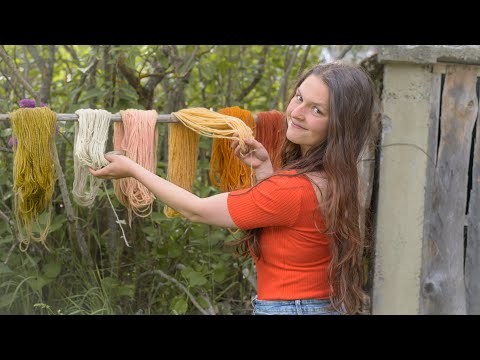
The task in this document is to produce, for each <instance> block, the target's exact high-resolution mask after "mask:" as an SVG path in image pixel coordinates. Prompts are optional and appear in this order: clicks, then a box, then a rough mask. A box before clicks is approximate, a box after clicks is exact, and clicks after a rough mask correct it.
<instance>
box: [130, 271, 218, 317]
mask: <svg viewBox="0 0 480 360" xmlns="http://www.w3.org/2000/svg"><path fill="white" fill-rule="evenodd" d="M147 275H160V276H161V277H163V278H164V279H167V280H168V281H171V282H172V283H174V284H175V285H177V286H178V287H179V288H180V289H182V290H183V292H184V293H185V294H187V296H188V298H189V299H190V301H191V302H192V304H193V305H194V306H195V307H196V308H197V309H198V310H200V312H201V313H202V314H203V315H215V312H213V308H212V306H211V304H209V305H210V308H212V309H208V310H205V309H204V308H202V307H201V306H200V304H199V303H198V302H197V300H196V299H195V297H194V296H193V295H192V294H191V293H190V291H188V289H187V288H186V287H185V286H184V285H183V284H181V283H180V282H179V281H178V280H177V279H175V278H174V277H171V276H169V275H167V274H165V273H164V272H163V271H162V270H150V271H146V272H144V273H142V274H140V275H139V276H138V279H137V281H138V280H140V279H141V278H142V277H144V276H147ZM207 302H208V301H207Z"/></svg>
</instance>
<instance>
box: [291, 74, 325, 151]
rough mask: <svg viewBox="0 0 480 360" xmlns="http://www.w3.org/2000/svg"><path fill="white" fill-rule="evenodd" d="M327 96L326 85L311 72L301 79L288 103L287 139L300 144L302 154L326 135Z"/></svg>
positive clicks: (321, 140) (320, 141)
mask: <svg viewBox="0 0 480 360" xmlns="http://www.w3.org/2000/svg"><path fill="white" fill-rule="evenodd" d="M328 97H329V91H328V87H327V85H325V83H324V82H323V81H322V80H321V79H320V78H319V77H318V76H316V75H313V74H312V75H310V76H309V77H307V78H306V79H305V80H304V81H303V83H302V84H301V85H300V86H299V88H298V89H297V91H296V93H295V96H294V97H293V98H292V100H291V101H290V103H289V104H288V107H287V122H288V125H287V126H288V127H287V139H288V140H290V141H291V142H293V143H294V144H298V145H300V147H301V149H302V154H305V152H306V151H307V150H308V149H310V148H311V147H313V146H316V145H319V144H320V143H322V142H323V141H324V140H325V139H326V137H327V127H328V110H329V109H328Z"/></svg>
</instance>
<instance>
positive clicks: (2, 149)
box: [0, 146, 13, 153]
mask: <svg viewBox="0 0 480 360" xmlns="http://www.w3.org/2000/svg"><path fill="white" fill-rule="evenodd" d="M0 151H3V152H9V153H13V150H12V149H9V148H6V147H3V146H0Z"/></svg>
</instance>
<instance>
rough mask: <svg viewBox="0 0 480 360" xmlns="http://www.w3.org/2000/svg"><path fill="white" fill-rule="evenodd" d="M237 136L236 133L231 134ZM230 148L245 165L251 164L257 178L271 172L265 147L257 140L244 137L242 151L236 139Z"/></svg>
mask: <svg viewBox="0 0 480 360" xmlns="http://www.w3.org/2000/svg"><path fill="white" fill-rule="evenodd" d="M233 136H238V134H233ZM231 146H232V148H233V149H234V153H235V155H236V156H237V157H238V158H239V159H240V160H241V161H242V162H243V163H244V164H246V165H247V166H251V167H252V168H253V170H255V175H256V178H257V181H258V180H261V179H264V178H266V177H268V176H270V175H272V174H273V167H272V162H271V160H270V156H269V155H268V152H267V150H266V149H265V147H264V146H263V145H262V144H261V143H259V142H258V141H257V140H255V139H253V138H251V139H245V147H246V151H244V152H242V150H241V148H240V143H239V141H238V140H234V141H233V142H232V145H231Z"/></svg>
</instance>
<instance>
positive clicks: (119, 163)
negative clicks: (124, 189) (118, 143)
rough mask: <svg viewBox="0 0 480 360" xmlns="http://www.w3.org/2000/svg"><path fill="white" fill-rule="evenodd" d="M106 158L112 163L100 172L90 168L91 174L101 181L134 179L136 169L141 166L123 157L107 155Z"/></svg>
mask: <svg viewBox="0 0 480 360" xmlns="http://www.w3.org/2000/svg"><path fill="white" fill-rule="evenodd" d="M104 157H105V159H106V160H108V161H109V162H110V164H108V165H107V166H104V167H103V168H101V169H98V170H94V169H92V168H89V171H90V173H91V174H92V175H93V176H96V177H98V178H100V179H121V178H125V177H132V176H133V174H134V170H135V167H138V166H139V165H138V164H137V163H136V162H135V161H133V160H131V159H129V158H128V157H126V156H123V155H113V154H109V153H107V154H105V155H104Z"/></svg>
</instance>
